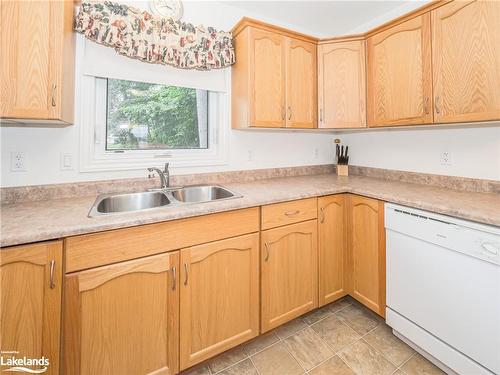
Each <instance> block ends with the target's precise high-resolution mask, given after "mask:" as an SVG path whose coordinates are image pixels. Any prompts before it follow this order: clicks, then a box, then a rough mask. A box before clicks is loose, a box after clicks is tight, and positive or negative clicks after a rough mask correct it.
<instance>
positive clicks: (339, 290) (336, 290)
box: [318, 194, 349, 306]
mask: <svg viewBox="0 0 500 375" xmlns="http://www.w3.org/2000/svg"><path fill="white" fill-rule="evenodd" d="M345 199H346V195H345V194H338V195H330V196H326V197H320V198H318V215H319V223H318V253H319V259H318V263H319V305H320V306H323V305H326V304H328V303H330V302H333V301H335V300H337V299H339V298H340V297H343V296H345V295H346V294H347V289H346V282H345V280H344V279H345V278H347V277H348V276H349V275H348V274H347V272H345V269H346V262H347V232H346V229H347V226H346V224H345V221H346V202H345Z"/></svg>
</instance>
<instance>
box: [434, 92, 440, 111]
mask: <svg viewBox="0 0 500 375" xmlns="http://www.w3.org/2000/svg"><path fill="white" fill-rule="evenodd" d="M434 108H436V113H437V114H438V115H439V113H440V112H441V109H439V95H438V96H436V98H435V99H434Z"/></svg>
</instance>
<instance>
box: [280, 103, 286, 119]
mask: <svg viewBox="0 0 500 375" xmlns="http://www.w3.org/2000/svg"><path fill="white" fill-rule="evenodd" d="M285 117H286V111H285V106H284V105H282V106H281V119H282V120H284V119H285Z"/></svg>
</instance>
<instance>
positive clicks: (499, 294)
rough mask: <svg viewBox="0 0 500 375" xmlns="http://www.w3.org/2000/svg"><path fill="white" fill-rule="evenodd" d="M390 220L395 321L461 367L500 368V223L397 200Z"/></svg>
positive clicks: (390, 307)
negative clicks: (477, 220) (428, 209)
mask: <svg viewBox="0 0 500 375" xmlns="http://www.w3.org/2000/svg"><path fill="white" fill-rule="evenodd" d="M499 209H500V208H499ZM385 227H386V239H387V244H386V245H387V309H386V319H387V324H388V325H389V326H391V327H392V328H393V330H394V331H395V332H396V333H397V334H399V335H401V336H403V337H404V338H406V339H407V340H409V341H411V342H412V343H414V344H416V345H417V346H418V347H419V348H421V349H423V350H424V351H426V352H427V353H429V354H430V355H431V356H432V357H434V358H436V359H437V360H438V361H439V362H441V363H442V364H444V365H445V366H447V367H448V368H449V369H451V370H453V371H455V372H457V373H459V374H466V375H469V374H471V375H475V374H491V373H494V374H500V228H498V227H494V226H489V225H482V224H478V223H473V222H469V221H465V220H460V219H455V218H451V217H449V216H444V215H439V214H435V213H431V212H426V211H422V210H417V209H413V208H408V207H404V206H399V205H395V204H386V205H385Z"/></svg>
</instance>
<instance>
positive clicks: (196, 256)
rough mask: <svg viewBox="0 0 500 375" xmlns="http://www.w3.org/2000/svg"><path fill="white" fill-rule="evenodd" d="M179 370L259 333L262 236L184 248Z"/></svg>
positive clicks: (181, 280)
mask: <svg viewBox="0 0 500 375" xmlns="http://www.w3.org/2000/svg"><path fill="white" fill-rule="evenodd" d="M180 266H181V272H180V283H181V284H180V288H181V292H180V293H181V296H180V298H181V306H180V366H181V370H184V369H186V368H188V367H190V366H193V365H194V364H196V363H199V362H201V361H204V360H205V359H208V358H210V357H213V356H214V355H216V354H219V353H222V352H223V351H226V350H228V349H230V348H232V347H234V346H236V345H238V344H241V343H242V342H245V341H247V340H249V339H251V338H253V337H255V336H257V335H258V334H259V234H258V233H253V234H248V235H245V236H240V237H234V238H230V239H227V240H221V241H216V242H211V243H208V244H204V245H199V246H193V247H189V248H186V249H182V250H181V263H180Z"/></svg>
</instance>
